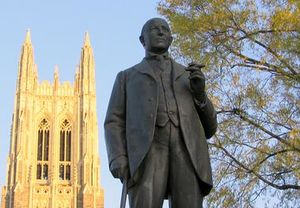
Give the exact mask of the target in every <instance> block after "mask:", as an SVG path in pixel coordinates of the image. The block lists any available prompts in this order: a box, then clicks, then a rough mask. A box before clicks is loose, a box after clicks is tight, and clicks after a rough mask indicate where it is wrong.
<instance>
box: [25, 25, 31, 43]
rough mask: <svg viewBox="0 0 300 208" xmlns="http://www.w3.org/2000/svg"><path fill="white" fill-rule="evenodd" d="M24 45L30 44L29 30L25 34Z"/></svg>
mask: <svg viewBox="0 0 300 208" xmlns="http://www.w3.org/2000/svg"><path fill="white" fill-rule="evenodd" d="M25 43H28V44H31V38H30V29H29V28H28V29H27V32H26V37H25V41H24V44H25Z"/></svg>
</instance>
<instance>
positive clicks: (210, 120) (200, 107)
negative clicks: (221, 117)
mask: <svg viewBox="0 0 300 208" xmlns="http://www.w3.org/2000/svg"><path fill="white" fill-rule="evenodd" d="M195 105H196V109H197V112H198V115H199V117H200V120H201V123H202V126H203V128H204V131H205V136H206V138H207V139H209V138H211V137H212V136H213V135H214V134H215V133H216V131H217V126H218V123H217V113H216V111H215V109H214V106H213V104H212V102H211V101H210V100H209V99H208V97H207V96H206V95H205V99H204V101H202V102H199V101H198V100H197V99H195Z"/></svg>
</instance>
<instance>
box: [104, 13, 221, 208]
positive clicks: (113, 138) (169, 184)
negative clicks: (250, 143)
mask: <svg viewBox="0 0 300 208" xmlns="http://www.w3.org/2000/svg"><path fill="white" fill-rule="evenodd" d="M172 40H173V38H172V36H171V31H170V28H169V25H168V23H167V22H166V21H165V20H164V19H161V18H153V19H150V20H148V21H147V22H146V23H145V24H144V26H143V28H142V32H141V36H140V42H141V43H142V45H143V47H144V48H145V52H146V55H145V58H144V59H143V60H142V61H141V62H140V63H138V64H137V65H135V66H133V67H131V68H129V69H126V70H124V71H121V72H119V74H118V75H117V77H116V80H115V84H114V87H113V90H112V94H111V98H110V102H109V106H108V109H107V115H106V119H105V124H104V127H105V139H106V146H107V153H108V159H109V168H110V171H111V173H112V174H113V176H114V177H116V178H119V179H121V181H127V183H128V196H129V204H130V207H131V208H160V207H162V205H163V200H164V199H165V198H168V199H169V204H170V207H172V208H186V207H188V208H200V207H202V201H203V197H204V196H206V195H207V194H208V193H209V192H210V190H211V188H212V175H211V166H210V159H209V153H208V147H207V142H206V139H208V138H210V137H212V136H213V135H214V133H215V132H216V128H217V121H216V112H215V110H214V108H213V105H212V103H211V101H210V100H209V99H208V98H207V96H206V93H205V78H204V75H203V73H202V72H201V70H200V67H201V66H200V65H196V64H193V65H190V66H189V67H184V66H183V65H181V64H179V63H177V62H175V61H174V60H173V59H172V58H170V57H169V54H168V49H169V46H170V45H171V43H172Z"/></svg>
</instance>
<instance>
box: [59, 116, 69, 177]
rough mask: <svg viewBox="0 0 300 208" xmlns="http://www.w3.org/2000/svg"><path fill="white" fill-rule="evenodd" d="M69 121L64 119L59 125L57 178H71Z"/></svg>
mask: <svg viewBox="0 0 300 208" xmlns="http://www.w3.org/2000/svg"><path fill="white" fill-rule="evenodd" d="M71 138H72V132H71V123H70V122H69V121H68V120H67V119H65V120H64V121H63V122H62V124H61V126H60V138H59V144H60V145H59V179H60V180H70V179H71Z"/></svg>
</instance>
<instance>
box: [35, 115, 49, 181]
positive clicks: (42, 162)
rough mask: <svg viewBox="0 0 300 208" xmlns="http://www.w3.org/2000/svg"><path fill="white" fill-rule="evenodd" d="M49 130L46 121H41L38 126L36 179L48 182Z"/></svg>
mask: <svg viewBox="0 0 300 208" xmlns="http://www.w3.org/2000/svg"><path fill="white" fill-rule="evenodd" d="M49 128H50V126H49V123H48V121H47V120H46V119H43V120H42V121H41V122H40V124H39V126H38V146H37V167H36V178H37V179H39V180H48V160H49V134H50V132H49Z"/></svg>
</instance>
